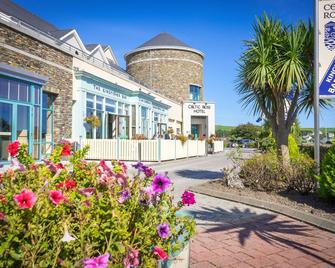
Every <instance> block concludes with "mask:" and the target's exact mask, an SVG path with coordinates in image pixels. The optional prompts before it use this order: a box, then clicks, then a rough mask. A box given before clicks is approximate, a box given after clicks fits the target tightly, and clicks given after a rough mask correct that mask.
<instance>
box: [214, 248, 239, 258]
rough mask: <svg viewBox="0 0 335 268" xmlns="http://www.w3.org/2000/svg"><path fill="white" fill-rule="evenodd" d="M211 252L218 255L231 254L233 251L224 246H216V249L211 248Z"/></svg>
mask: <svg viewBox="0 0 335 268" xmlns="http://www.w3.org/2000/svg"><path fill="white" fill-rule="evenodd" d="M212 252H213V253H215V254H216V255H218V256H231V255H233V254H234V253H233V252H231V251H229V250H228V249H226V248H216V249H213V250H212Z"/></svg>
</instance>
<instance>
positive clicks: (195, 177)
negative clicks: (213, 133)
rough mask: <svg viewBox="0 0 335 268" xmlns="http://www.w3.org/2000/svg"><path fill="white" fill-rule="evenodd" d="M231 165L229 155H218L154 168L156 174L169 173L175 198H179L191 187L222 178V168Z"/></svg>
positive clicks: (163, 164)
mask: <svg viewBox="0 0 335 268" xmlns="http://www.w3.org/2000/svg"><path fill="white" fill-rule="evenodd" d="M230 164H231V161H230V160H229V159H228V158H227V153H218V154H214V155H208V156H207V157H197V158H189V159H182V160H176V161H172V162H164V163H162V164H159V165H154V166H153V168H154V169H155V170H156V172H161V173H164V172H168V177H169V178H170V179H171V181H172V182H173V185H174V194H175V197H176V198H178V197H179V196H181V194H182V193H183V192H184V190H186V189H187V188H188V187H190V186H194V185H197V184H201V183H204V182H206V181H209V180H213V179H218V178H222V176H223V173H222V168H224V167H227V166H228V165H230Z"/></svg>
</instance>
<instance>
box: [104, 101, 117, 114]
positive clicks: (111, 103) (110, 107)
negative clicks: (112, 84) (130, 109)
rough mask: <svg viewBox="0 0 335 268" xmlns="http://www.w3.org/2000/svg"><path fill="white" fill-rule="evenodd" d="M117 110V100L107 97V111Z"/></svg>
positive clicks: (113, 111)
mask: <svg viewBox="0 0 335 268" xmlns="http://www.w3.org/2000/svg"><path fill="white" fill-rule="evenodd" d="M115 111H116V101H114V100H111V99H106V112H109V113H113V114H114V113H115Z"/></svg>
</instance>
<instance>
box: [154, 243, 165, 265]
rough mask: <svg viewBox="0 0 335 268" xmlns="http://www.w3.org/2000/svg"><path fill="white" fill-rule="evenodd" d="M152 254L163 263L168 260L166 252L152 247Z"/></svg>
mask: <svg viewBox="0 0 335 268" xmlns="http://www.w3.org/2000/svg"><path fill="white" fill-rule="evenodd" d="M153 252H154V254H155V255H157V256H158V257H159V259H160V260H163V261H164V260H166V259H167V258H168V255H167V254H166V252H165V251H164V250H163V249H161V248H160V247H157V246H154V249H153Z"/></svg>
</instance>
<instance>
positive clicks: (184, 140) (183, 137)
mask: <svg viewBox="0 0 335 268" xmlns="http://www.w3.org/2000/svg"><path fill="white" fill-rule="evenodd" d="M176 139H177V140H180V141H181V144H182V145H184V143H185V142H187V140H188V138H187V136H185V135H183V134H178V135H176Z"/></svg>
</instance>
